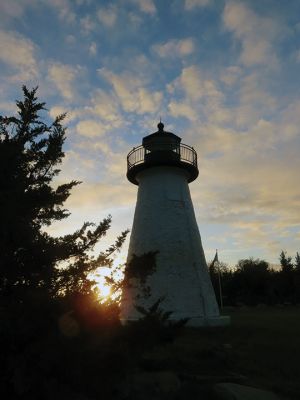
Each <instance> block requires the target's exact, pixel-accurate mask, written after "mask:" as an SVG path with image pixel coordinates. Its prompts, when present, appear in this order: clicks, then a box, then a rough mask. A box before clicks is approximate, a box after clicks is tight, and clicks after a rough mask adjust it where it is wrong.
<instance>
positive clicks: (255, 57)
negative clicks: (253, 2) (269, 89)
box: [223, 1, 282, 68]
mask: <svg viewBox="0 0 300 400" xmlns="http://www.w3.org/2000/svg"><path fill="white" fill-rule="evenodd" d="M223 21H224V25H225V27H226V28H227V29H228V30H229V31H231V32H232V33H233V35H234V36H235V38H236V40H238V41H240V43H241V46H242V51H241V55H240V61H241V63H242V64H244V65H246V66H251V65H259V64H262V65H266V66H268V67H270V68H274V67H277V66H278V63H279V60H278V57H277V54H276V48H275V43H274V41H275V39H276V38H278V37H279V35H280V33H282V28H281V27H280V26H279V25H278V23H276V21H274V19H272V18H271V17H262V16H260V15H257V14H256V13H255V12H254V11H253V10H251V9H250V8H249V7H248V6H247V4H245V3H242V2H237V1H228V2H227V3H226V5H225V8H224V13H223Z"/></svg>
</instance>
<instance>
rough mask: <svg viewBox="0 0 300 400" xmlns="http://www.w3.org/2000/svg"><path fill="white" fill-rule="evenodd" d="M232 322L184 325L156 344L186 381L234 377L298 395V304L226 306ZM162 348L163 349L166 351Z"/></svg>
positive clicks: (290, 396) (281, 393)
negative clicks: (215, 325) (172, 336)
mask: <svg viewBox="0 0 300 400" xmlns="http://www.w3.org/2000/svg"><path fill="white" fill-rule="evenodd" d="M223 314H225V315H230V316H231V322H232V323H231V326H229V327H226V328H225V327H224V328H214V329H212V328H210V329H203V328H202V329H193V328H184V330H183V331H182V333H181V335H180V336H179V337H177V338H176V340H175V341H174V343H172V344H171V345H168V346H166V347H164V348H160V349H159V350H158V349H157V351H158V353H159V354H160V357H161V358H162V359H164V360H165V361H164V362H165V363H167V365H165V367H167V368H169V369H171V370H173V371H174V372H176V373H177V374H178V375H179V376H181V378H183V379H187V380H188V381H194V382H198V384H199V383H203V384H204V386H205V385H210V386H211V385H212V384H214V383H215V382H221V381H223V382H224V381H231V382H236V383H241V384H245V385H250V386H255V387H259V388H262V389H269V390H272V391H273V392H275V393H277V394H278V395H279V396H281V397H282V398H284V399H299V398H300V307H296V306H295V307H293V306H288V307H282V308H279V307H263V308H246V307H245V308H237V309H236V310H235V309H230V310H229V309H228V310H226V309H225V310H224V312H223ZM163 353H164V354H163Z"/></svg>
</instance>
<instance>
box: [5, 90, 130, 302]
mask: <svg viewBox="0 0 300 400" xmlns="http://www.w3.org/2000/svg"><path fill="white" fill-rule="evenodd" d="M36 91H37V88H35V89H33V90H31V91H29V90H28V89H27V88H26V87H25V86H24V87H23V93H24V99H23V101H17V103H16V104H17V108H18V115H17V116H16V117H0V187H1V194H0V221H1V225H0V249H1V259H0V298H2V301H9V302H11V301H14V302H20V301H21V302H24V301H25V299H26V297H27V295H28V293H30V294H31V295H32V293H33V292H34V291H36V290H38V291H39V292H44V293H47V295H49V296H57V295H58V294H60V293H62V292H66V291H68V292H71V291H81V292H82V291H89V290H90V286H89V283H88V280H87V279H86V278H87V275H88V273H89V272H90V271H91V270H93V269H95V268H96V267H97V266H98V265H101V264H102V265H103V264H105V263H109V256H110V254H111V253H112V252H113V251H115V250H117V249H118V248H120V246H121V245H122V243H123V241H124V239H125V237H126V232H124V233H123V234H122V235H121V236H120V237H119V238H118V240H117V242H116V243H115V245H114V246H112V247H111V248H110V249H109V251H108V252H105V253H102V254H100V255H99V257H97V258H91V257H90V256H88V252H89V251H90V250H92V249H93V247H94V246H95V244H96V243H97V242H98V240H99V239H100V238H101V237H103V236H104V235H105V234H106V232H107V230H108V229H109V226H110V222H111V218H110V217H108V218H106V219H104V220H103V221H102V222H100V223H99V224H98V225H95V224H92V223H85V224H84V225H83V226H82V227H81V228H80V229H79V230H78V231H76V232H75V233H73V234H70V235H66V236H63V237H59V238H53V237H51V236H50V235H49V234H47V233H46V232H45V231H44V230H43V228H44V227H46V226H49V225H51V223H53V222H54V221H59V220H63V219H65V218H66V217H68V215H69V213H68V211H67V210H66V209H64V208H63V204H64V202H65V201H66V200H67V198H68V197H69V195H70V191H71V189H72V188H73V187H74V186H76V185H78V184H79V183H80V182H78V181H75V180H74V181H71V182H69V183H65V184H62V185H59V186H58V187H56V188H53V187H52V185H51V183H52V181H53V178H54V177H55V176H56V175H57V174H58V173H59V172H60V170H59V168H58V166H59V164H60V163H61V161H62V159H63V157H64V152H63V150H62V146H63V143H64V140H65V133H66V129H65V128H64V127H63V125H62V121H63V119H64V117H65V115H60V116H58V117H57V118H56V119H55V120H54V121H53V123H51V124H46V123H45V122H43V121H42V120H41V118H40V113H41V112H42V111H43V110H45V103H41V102H38V100H37V97H36ZM62 264H63V265H64V267H63V268H59V266H60V265H62Z"/></svg>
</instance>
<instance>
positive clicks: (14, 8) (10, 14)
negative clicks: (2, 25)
mask: <svg viewBox="0 0 300 400" xmlns="http://www.w3.org/2000/svg"><path fill="white" fill-rule="evenodd" d="M24 8H25V7H24V3H23V2H20V1H18V0H11V1H1V2H0V15H1V19H4V18H20V17H21V16H22V15H23V12H24Z"/></svg>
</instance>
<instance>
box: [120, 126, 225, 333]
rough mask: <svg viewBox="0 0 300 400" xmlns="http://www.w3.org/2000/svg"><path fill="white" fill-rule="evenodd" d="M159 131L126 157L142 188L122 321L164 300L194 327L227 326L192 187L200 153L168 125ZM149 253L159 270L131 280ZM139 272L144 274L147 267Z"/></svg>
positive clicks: (174, 315) (175, 315) (135, 181)
mask: <svg viewBox="0 0 300 400" xmlns="http://www.w3.org/2000/svg"><path fill="white" fill-rule="evenodd" d="M157 127H158V131H157V132H155V133H152V134H150V135H148V136H145V137H144V138H143V143H142V145H141V146H139V147H135V148H133V150H131V151H130V153H129V154H128V156H127V167H128V169H127V178H128V180H129V181H130V182H131V183H133V184H134V185H138V195H137V203H136V208H135V214H134V221H133V227H132V231H131V237H130V244H129V250H128V258H127V268H126V270H125V277H126V281H127V283H128V284H127V285H126V287H125V288H124V290H123V294H122V303H121V318H122V320H124V321H126V320H136V319H139V318H140V317H141V314H140V313H139V312H138V311H137V310H136V308H135V306H136V305H139V306H143V307H144V308H149V307H151V305H153V304H154V303H155V302H156V301H157V300H158V299H159V298H163V301H162V303H161V304H160V307H161V308H162V309H163V310H165V311H172V315H171V317H170V319H171V320H172V319H173V320H179V319H182V318H189V321H188V324H189V325H190V326H216V325H223V324H224V323H227V322H228V320H227V318H226V317H225V318H224V317H220V314H219V309H218V305H217V302H216V298H215V294H214V290H213V287H212V284H211V281H210V277H209V273H208V269H207V265H206V261H205V256H204V252H203V248H202V243H201V237H200V233H199V230H198V225H197V222H196V218H195V213H194V208H193V204H192V200H191V196H190V191H189V185H188V184H189V183H190V182H193V181H194V180H195V179H196V178H197V176H198V173H199V172H198V166H197V153H196V151H195V150H194V149H193V148H192V147H190V146H187V145H185V144H182V143H181V138H180V137H178V136H177V135H175V134H174V133H171V132H166V131H164V124H163V123H161V122H160V123H159V124H158V126H157ZM147 253H149V254H152V255H153V254H155V253H156V256H155V261H156V267H155V270H153V271H151V273H150V274H149V275H148V276H144V279H141V276H143V274H139V273H137V274H136V275H132V273H131V272H130V265H131V262H132V261H133V260H134V259H135V260H137V257H141V256H143V255H145V254H147ZM140 259H142V258H140ZM145 264H147V263H146V262H145ZM135 268H136V267H135ZM138 268H141V270H140V271H142V269H143V268H146V265H143V264H142V263H141V265H138ZM136 272H139V271H136ZM145 285H146V287H147V288H148V289H149V293H148V294H147V295H146V294H145V290H144V288H145Z"/></svg>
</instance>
